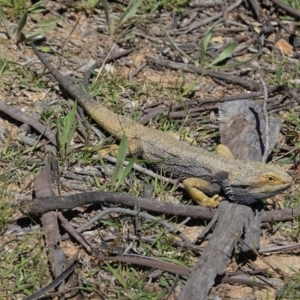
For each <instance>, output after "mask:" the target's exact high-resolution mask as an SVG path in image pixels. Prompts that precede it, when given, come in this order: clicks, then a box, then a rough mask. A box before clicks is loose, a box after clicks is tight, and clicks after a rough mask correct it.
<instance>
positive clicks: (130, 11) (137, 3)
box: [116, 0, 141, 29]
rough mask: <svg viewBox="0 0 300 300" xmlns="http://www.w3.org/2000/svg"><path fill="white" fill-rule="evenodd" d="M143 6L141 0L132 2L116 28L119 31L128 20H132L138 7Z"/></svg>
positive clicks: (132, 0)
mask: <svg viewBox="0 0 300 300" xmlns="http://www.w3.org/2000/svg"><path fill="white" fill-rule="evenodd" d="M140 4H141V0H131V1H130V2H129V4H128V6H127V8H126V10H125V11H124V13H123V14H122V16H121V17H120V19H119V21H118V23H117V26H116V28H117V29H119V28H120V26H121V25H122V24H124V23H125V22H126V21H127V20H128V19H130V18H131V17H132V16H133V15H134V14H135V13H136V11H137V9H138V7H139V6H140Z"/></svg>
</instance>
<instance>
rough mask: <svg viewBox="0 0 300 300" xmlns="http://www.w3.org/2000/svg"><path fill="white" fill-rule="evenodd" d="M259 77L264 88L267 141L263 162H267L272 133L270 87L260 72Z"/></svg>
mask: <svg viewBox="0 0 300 300" xmlns="http://www.w3.org/2000/svg"><path fill="white" fill-rule="evenodd" d="M258 79H259V81H260V83H261V85H262V87H263V90H264V101H263V114H264V118H265V126H266V130H265V135H266V141H265V151H264V155H263V157H262V162H263V163H266V162H267V159H268V156H269V152H270V135H269V131H270V129H269V115H268V109H267V102H268V89H267V86H266V83H265V81H264V79H263V77H262V76H261V75H260V74H259V75H258Z"/></svg>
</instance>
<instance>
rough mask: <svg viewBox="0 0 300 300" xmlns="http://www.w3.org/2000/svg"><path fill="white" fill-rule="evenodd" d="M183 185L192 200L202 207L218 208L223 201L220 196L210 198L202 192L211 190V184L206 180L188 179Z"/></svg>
mask: <svg viewBox="0 0 300 300" xmlns="http://www.w3.org/2000/svg"><path fill="white" fill-rule="evenodd" d="M183 185H184V187H185V189H186V191H187V192H188V194H189V195H190V196H191V198H192V199H193V200H195V201H196V202H197V203H198V204H199V205H201V206H204V207H212V208H215V207H218V206H219V204H220V201H221V200H223V198H222V197H221V196H219V195H214V196H213V197H208V196H206V195H205V194H204V193H203V192H202V190H209V188H210V185H211V184H210V183H209V182H208V181H206V180H203V179H200V178H186V179H185V180H184V181H183Z"/></svg>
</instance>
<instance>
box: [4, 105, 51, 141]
mask: <svg viewBox="0 0 300 300" xmlns="http://www.w3.org/2000/svg"><path fill="white" fill-rule="evenodd" d="M0 111H3V112H4V113H6V114H7V115H8V116H10V117H12V118H13V119H15V120H18V121H19V122H22V123H25V124H28V125H30V126H31V127H33V128H34V129H35V130H37V131H38V132H39V133H41V134H43V135H44V136H45V137H46V138H47V139H48V140H49V141H50V142H51V143H52V144H53V145H55V146H56V139H55V134H54V133H53V132H52V130H51V129H50V128H48V127H47V126H45V125H43V124H41V123H40V122H38V121H36V120H35V119H33V118H32V117H30V116H29V115H27V114H26V113H24V112H22V111H21V110H19V109H17V108H15V107H13V106H11V105H9V104H7V103H5V102H4V101H1V100H0Z"/></svg>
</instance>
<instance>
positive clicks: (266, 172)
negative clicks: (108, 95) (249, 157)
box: [33, 46, 292, 207]
mask: <svg viewBox="0 0 300 300" xmlns="http://www.w3.org/2000/svg"><path fill="white" fill-rule="evenodd" d="M33 50H34V52H35V54H36V55H37V56H38V57H39V59H40V60H41V62H42V63H43V64H44V66H45V67H46V68H47V69H48V70H49V71H50V72H51V73H52V75H53V76H54V77H55V79H56V80H57V81H58V82H59V83H60V84H61V85H62V86H63V87H64V89H65V90H66V91H67V92H68V93H69V94H70V95H71V96H73V97H74V99H76V100H77V101H78V102H79V103H80V105H81V106H82V107H83V108H84V109H85V110H86V112H87V113H88V114H89V115H90V116H91V117H92V118H93V119H94V120H95V122H96V123H97V124H98V125H100V126H101V127H102V128H103V129H105V130H106V131H107V132H109V133H110V134H111V135H113V136H114V137H115V138H117V139H121V138H122V137H123V136H126V137H127V138H128V144H129V146H128V147H129V149H128V151H129V152H130V153H131V154H134V155H139V156H140V157H142V158H144V159H145V160H147V162H149V163H151V165H153V166H155V168H157V169H162V170H164V171H166V172H167V173H168V174H170V175H172V176H175V177H180V178H183V179H184V181H183V184H184V186H185V188H186V190H187V191H188V193H189V194H190V195H191V197H192V198H193V199H194V200H195V201H197V202H198V203H199V204H200V205H203V206H210V207H216V206H218V204H219V200H220V199H219V197H218V193H219V192H220V190H221V185H220V184H212V181H213V179H214V177H215V176H216V175H217V174H219V173H220V172H226V173H227V174H228V175H227V176H228V178H227V181H226V184H227V185H229V186H230V187H233V191H234V190H235V189H238V190H239V193H241V191H243V190H245V195H250V196H251V198H253V199H255V200H256V199H264V198H267V197H270V196H273V195H275V194H278V193H281V192H282V191H284V190H286V189H287V188H289V187H290V186H291V184H292V178H291V177H290V176H289V175H288V174H287V173H286V172H285V171H283V170H282V169H281V168H280V167H279V166H277V165H274V164H267V165H266V164H263V163H260V162H255V161H242V160H238V159H234V157H233V155H232V154H231V152H230V150H229V149H228V148H226V147H224V146H221V145H220V147H219V150H218V149H217V153H218V154H215V153H210V152H208V151H206V150H204V149H201V148H198V147H195V146H191V145H189V144H187V143H186V142H184V141H180V140H177V139H175V138H174V137H172V136H171V135H169V134H168V133H164V132H161V131H158V130H155V129H151V128H147V127H144V126H142V125H140V124H138V123H136V122H133V121H132V120H130V119H127V118H125V117H123V116H120V115H118V114H116V113H113V112H112V111H110V110H108V109H107V108H106V107H104V106H103V105H101V104H100V103H98V102H97V101H96V100H95V99H93V98H92V97H91V96H90V95H89V94H88V93H86V92H85V91H84V90H82V89H80V88H78V87H77V86H76V85H75V84H74V83H73V82H71V81H70V80H69V79H68V78H66V77H64V76H63V75H62V74H61V73H60V72H59V71H58V70H56V69H55V68H54V67H53V66H52V65H51V64H50V63H49V62H48V61H47V60H46V58H45V57H44V56H43V55H42V54H41V53H40V52H39V51H38V50H37V49H36V48H35V46H33ZM210 197H211V198H210ZM243 201H244V200H242V201H239V203H243ZM248 202H249V201H248ZM252 202H253V201H252ZM245 203H246V202H245Z"/></svg>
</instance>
